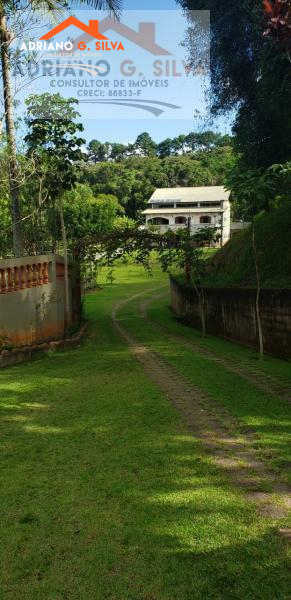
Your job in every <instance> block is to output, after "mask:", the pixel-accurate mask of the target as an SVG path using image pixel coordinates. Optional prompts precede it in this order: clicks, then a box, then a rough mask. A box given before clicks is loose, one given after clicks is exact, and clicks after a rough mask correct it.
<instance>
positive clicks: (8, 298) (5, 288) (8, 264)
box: [0, 254, 72, 348]
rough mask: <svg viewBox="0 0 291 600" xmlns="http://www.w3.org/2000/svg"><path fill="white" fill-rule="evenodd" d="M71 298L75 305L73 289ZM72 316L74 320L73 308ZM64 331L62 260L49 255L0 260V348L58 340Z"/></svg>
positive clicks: (59, 257)
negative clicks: (72, 297)
mask: <svg viewBox="0 0 291 600" xmlns="http://www.w3.org/2000/svg"><path fill="white" fill-rule="evenodd" d="M69 297H70V305H72V302H71V285H70V290H69ZM70 313H71V319H72V307H71V306H70ZM69 324H70V323H69ZM64 330H65V283H64V259H63V257H61V256H57V255H55V254H47V255H43V256H25V257H21V258H11V259H5V260H0V338H1V339H0V342H1V344H0V346H2V347H4V348H5V345H7V346H9V345H11V346H29V345H33V344H37V343H40V342H44V341H47V340H57V339H60V338H62V337H63V336H64Z"/></svg>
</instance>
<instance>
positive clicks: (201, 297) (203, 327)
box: [199, 288, 206, 337]
mask: <svg viewBox="0 0 291 600" xmlns="http://www.w3.org/2000/svg"><path fill="white" fill-rule="evenodd" d="M199 303H200V311H201V330H202V335H203V337H205V336H206V324H205V311H204V304H205V298H204V289H203V288H201V289H200V291H199Z"/></svg>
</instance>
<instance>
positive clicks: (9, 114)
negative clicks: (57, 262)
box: [0, 8, 23, 256]
mask: <svg viewBox="0 0 291 600" xmlns="http://www.w3.org/2000/svg"><path fill="white" fill-rule="evenodd" d="M0 42H1V65H2V79H3V95H4V110H5V124H6V135H7V142H8V148H9V186H10V199H11V217H12V226H13V251H14V254H15V256H21V255H23V240H22V227H21V214H20V202H19V196H20V194H19V170H18V163H17V155H16V136H15V127H14V107H13V97H12V91H11V81H10V65H9V31H8V29H7V24H6V17H5V14H4V12H3V8H0Z"/></svg>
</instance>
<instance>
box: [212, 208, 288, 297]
mask: <svg viewBox="0 0 291 600" xmlns="http://www.w3.org/2000/svg"><path fill="white" fill-rule="evenodd" d="M255 231H256V244H257V251H258V262H259V270H260V278H261V285H262V287H267V288H276V287H278V288H291V202H290V203H288V204H286V205H285V206H284V207H281V208H279V209H274V210H273V211H271V212H268V213H261V214H260V215H258V216H257V217H256V219H255ZM255 284H256V276H255V265H254V254H253V249H252V240H251V227H248V228H247V229H245V230H244V231H241V232H240V233H238V234H237V235H236V236H234V237H233V238H232V239H231V240H230V241H229V242H228V243H227V244H226V245H225V246H224V247H223V248H221V250H219V251H218V252H217V253H216V254H215V255H214V256H213V257H212V258H210V259H209V261H208V264H207V276H206V278H205V285H206V286H216V287H233V286H236V287H254V286H255Z"/></svg>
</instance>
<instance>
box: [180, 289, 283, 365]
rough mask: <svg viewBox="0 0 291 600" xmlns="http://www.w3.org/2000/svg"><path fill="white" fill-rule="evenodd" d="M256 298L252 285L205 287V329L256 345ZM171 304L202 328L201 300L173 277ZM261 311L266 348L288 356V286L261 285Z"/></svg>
mask: <svg viewBox="0 0 291 600" xmlns="http://www.w3.org/2000/svg"><path fill="white" fill-rule="evenodd" d="M255 298H256V292H255V290H254V289H247V288H239V289H238V288H229V289H220V288H208V289H206V290H205V291H204V315H205V323H206V331H207V333H209V334H212V335H217V336H221V337H224V338H227V339H229V340H233V341H235V342H239V343H241V344H244V345H246V346H252V347H254V348H258V329H257V321H256V312H255ZM171 305H172V308H173V309H174V311H175V312H176V314H177V315H178V316H179V317H185V318H186V319H187V321H188V322H189V323H190V324H191V325H192V326H194V327H196V328H199V329H201V303H199V297H198V294H197V292H196V290H195V289H193V288H192V287H188V286H185V285H183V284H180V283H178V282H177V281H175V280H174V279H172V280H171ZM260 311H261V321H262V327H263V335H264V346H265V350H266V352H269V353H271V354H274V355H275V356H278V357H281V358H291V290H281V289H278V290H277V289H263V290H262V291H261V296H260Z"/></svg>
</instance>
